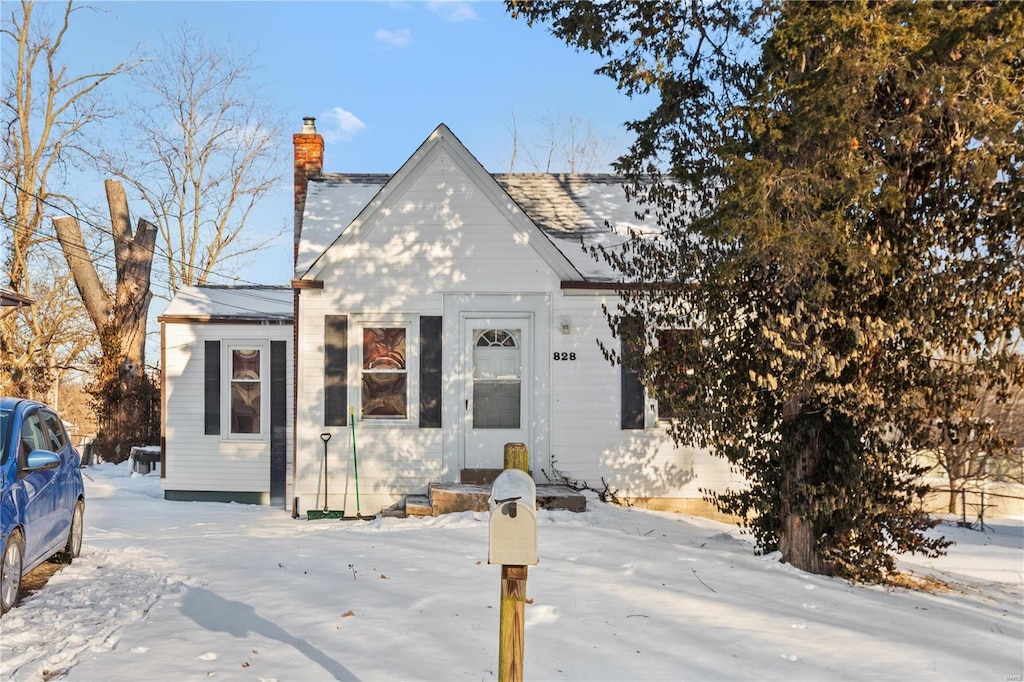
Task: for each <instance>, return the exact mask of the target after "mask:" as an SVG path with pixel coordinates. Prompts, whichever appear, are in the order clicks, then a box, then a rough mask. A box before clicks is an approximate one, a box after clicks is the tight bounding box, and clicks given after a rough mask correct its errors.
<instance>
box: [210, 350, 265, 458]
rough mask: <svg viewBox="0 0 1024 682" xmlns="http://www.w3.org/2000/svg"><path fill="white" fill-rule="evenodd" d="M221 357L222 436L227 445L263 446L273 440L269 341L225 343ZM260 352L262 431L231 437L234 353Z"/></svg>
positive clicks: (232, 435) (233, 434)
mask: <svg viewBox="0 0 1024 682" xmlns="http://www.w3.org/2000/svg"><path fill="white" fill-rule="evenodd" d="M220 346H221V357H220V381H221V387H222V388H221V396H220V404H221V409H220V432H221V434H222V435H221V440H224V441H250V442H264V441H269V440H270V341H268V340H260V339H223V340H222V341H221V344H220ZM233 350H258V351H259V352H260V430H259V433H231V352H232V351H233Z"/></svg>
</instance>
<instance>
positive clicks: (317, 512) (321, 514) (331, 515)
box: [306, 433, 345, 521]
mask: <svg viewBox="0 0 1024 682" xmlns="http://www.w3.org/2000/svg"><path fill="white" fill-rule="evenodd" d="M330 439H331V434H329V433H321V434H320V440H322V441H323V442H324V508H323V509H308V510H307V511H306V519H307V520H309V521H313V520H315V519H343V518H345V511H344V510H341V511H338V510H335V509H328V508H327V477H328V476H327V441H329V440H330Z"/></svg>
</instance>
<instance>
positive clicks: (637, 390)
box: [619, 325, 644, 429]
mask: <svg viewBox="0 0 1024 682" xmlns="http://www.w3.org/2000/svg"><path fill="white" fill-rule="evenodd" d="M633 334H635V332H630V331H629V329H628V326H627V325H622V326H620V328H619V338H620V339H621V340H622V364H621V365H620V367H619V368H620V372H621V381H622V424H621V428H622V429H643V428H644V385H643V383H641V381H640V375H639V374H637V373H636V371H635V370H633V369H632V367H631V366H630V363H632V362H634V361H636V360H639V359H640V358H639V356H640V353H639V351H636V350H633V348H632V347H631V344H630V343H629V342H628V341H627V337H629V336H631V335H633Z"/></svg>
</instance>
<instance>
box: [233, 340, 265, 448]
mask: <svg viewBox="0 0 1024 682" xmlns="http://www.w3.org/2000/svg"><path fill="white" fill-rule="evenodd" d="M261 408H262V381H261V377H260V350H259V349H258V348H232V349H231V406H230V428H229V433H231V434H258V433H260V432H261V423H262V422H261V419H262V409H261Z"/></svg>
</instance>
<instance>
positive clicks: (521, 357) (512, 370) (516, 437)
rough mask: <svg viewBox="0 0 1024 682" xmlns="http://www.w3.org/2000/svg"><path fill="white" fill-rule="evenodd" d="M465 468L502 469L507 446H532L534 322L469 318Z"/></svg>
mask: <svg viewBox="0 0 1024 682" xmlns="http://www.w3.org/2000/svg"><path fill="white" fill-rule="evenodd" d="M462 329H463V333H462V338H463V363H464V365H463V366H464V368H465V373H464V374H463V376H465V377H466V381H465V385H464V387H463V401H462V402H463V407H464V415H463V419H462V424H463V446H464V460H463V462H464V463H463V468H466V469H501V468H502V467H503V466H504V450H505V444H506V443H526V444H527V446H528V447H530V446H531V443H530V424H531V421H532V420H531V414H532V407H533V405H532V400H531V397H532V395H533V393H532V386H531V379H530V378H531V377H532V376H533V373H532V371H531V347H532V339H531V325H530V319H529V317H499V316H492V317H466V318H464V319H463V328H462Z"/></svg>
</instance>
